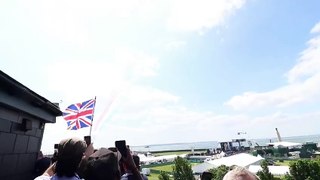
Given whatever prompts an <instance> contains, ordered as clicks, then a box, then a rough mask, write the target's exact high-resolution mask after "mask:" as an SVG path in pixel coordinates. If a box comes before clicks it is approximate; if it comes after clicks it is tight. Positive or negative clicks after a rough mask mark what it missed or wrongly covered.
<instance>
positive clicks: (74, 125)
mask: <svg viewBox="0 0 320 180" xmlns="http://www.w3.org/2000/svg"><path fill="white" fill-rule="evenodd" d="M95 103H96V100H95V99H90V100H88V101H85V102H82V103H75V104H71V105H70V106H68V107H67V109H66V110H65V112H63V118H64V119H65V120H66V121H67V124H68V130H77V129H80V128H84V127H89V126H92V120H93V113H94V107H95Z"/></svg>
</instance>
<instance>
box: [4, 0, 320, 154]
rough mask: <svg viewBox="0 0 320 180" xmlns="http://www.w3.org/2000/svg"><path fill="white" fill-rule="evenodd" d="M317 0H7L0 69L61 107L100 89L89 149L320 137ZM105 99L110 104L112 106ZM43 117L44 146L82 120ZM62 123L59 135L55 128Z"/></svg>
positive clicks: (319, 19)
mask: <svg viewBox="0 0 320 180" xmlns="http://www.w3.org/2000/svg"><path fill="white" fill-rule="evenodd" d="M318 7H320V2H318V1H316V0H313V1H308V3H305V2H302V1H289V0H284V1H276V0H270V1H261V0H215V1H210V0H198V1H193V0H190V1H182V0H173V1H169V0H167V1H161V0H154V1H146V0H131V1H126V0H123V1H117V2H114V1H93V2H90V3H88V2H85V1H54V2H50V1H30V2H28V3H27V2H24V1H4V2H1V5H0V22H1V25H2V28H0V59H1V66H0V67H1V70H2V71H4V72H5V73H7V74H9V75H10V76H12V77H14V78H16V79H17V80H18V81H20V82H21V83H23V84H25V85H26V86H28V87H30V88H31V89H33V90H34V91H36V92H37V93H39V94H40V95H42V96H44V97H46V98H47V99H49V100H51V101H53V102H60V101H61V104H60V107H61V109H62V110H63V109H65V108H66V107H67V106H68V105H70V104H71V103H75V102H81V101H84V100H87V99H89V98H91V97H94V96H97V107H96V111H95V125H94V128H93V129H94V131H93V138H94V141H95V145H96V146H112V145H113V142H114V141H115V140H117V139H126V140H127V141H128V143H129V144H132V145H143V144H159V143H174V142H192V141H206V140H226V139H230V138H233V137H236V133H237V132H238V131H244V132H247V138H263V137H274V136H275V132H274V128H275V127H278V128H279V129H280V131H281V133H282V134H283V136H293V135H307V134H317V133H318V130H317V128H316V127H319V126H318V125H319V120H318V119H319V118H318V117H320V116H319V115H320V111H319V101H320V93H319V92H320V91H319V90H320V78H319V76H320V55H319V53H320V40H319V39H320V36H319V33H320V12H319V10H318V9H317V8H318ZM110 104H111V105H110ZM65 129H66V124H65V122H64V121H63V119H62V118H61V117H59V118H57V123H56V124H50V125H47V126H46V132H45V135H44V141H43V144H42V149H43V150H44V151H50V150H51V147H52V144H54V143H56V142H58V141H59V140H60V139H62V138H64V137H71V136H79V137H82V136H83V135H86V134H87V133H88V128H87V129H82V130H79V131H77V132H74V131H66V130H65ZM57 131H58V133H57Z"/></svg>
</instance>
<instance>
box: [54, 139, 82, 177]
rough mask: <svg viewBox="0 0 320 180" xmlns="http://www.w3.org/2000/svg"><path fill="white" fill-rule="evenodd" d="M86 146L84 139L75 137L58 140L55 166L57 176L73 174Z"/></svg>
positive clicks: (70, 175)
mask: <svg viewBox="0 0 320 180" xmlns="http://www.w3.org/2000/svg"><path fill="white" fill-rule="evenodd" d="M86 147H87V146H86V144H85V142H84V141H82V140H79V139H75V138H74V139H66V140H63V141H61V142H60V144H59V150H58V157H57V162H56V168H55V169H56V174H57V176H58V177H62V176H66V177H72V176H74V175H75V173H76V171H77V169H78V167H79V164H80V161H81V159H82V157H83V153H84V152H85V150H86Z"/></svg>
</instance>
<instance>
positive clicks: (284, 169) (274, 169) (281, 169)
mask: <svg viewBox="0 0 320 180" xmlns="http://www.w3.org/2000/svg"><path fill="white" fill-rule="evenodd" d="M268 168H269V172H270V173H271V174H273V175H276V176H282V175H285V174H286V173H289V166H268ZM261 170H262V168H261V166H258V165H251V166H249V171H251V172H253V173H257V172H258V171H261Z"/></svg>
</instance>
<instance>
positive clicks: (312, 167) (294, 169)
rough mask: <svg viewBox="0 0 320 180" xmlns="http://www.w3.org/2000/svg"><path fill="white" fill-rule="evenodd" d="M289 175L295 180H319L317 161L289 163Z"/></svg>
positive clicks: (318, 164) (319, 164)
mask: <svg viewBox="0 0 320 180" xmlns="http://www.w3.org/2000/svg"><path fill="white" fill-rule="evenodd" d="M290 174H291V177H292V178H293V179H296V180H300V179H301V180H302V179H303V180H304V179H308V180H317V179H320V161H319V160H298V161H295V162H293V163H290Z"/></svg>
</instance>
